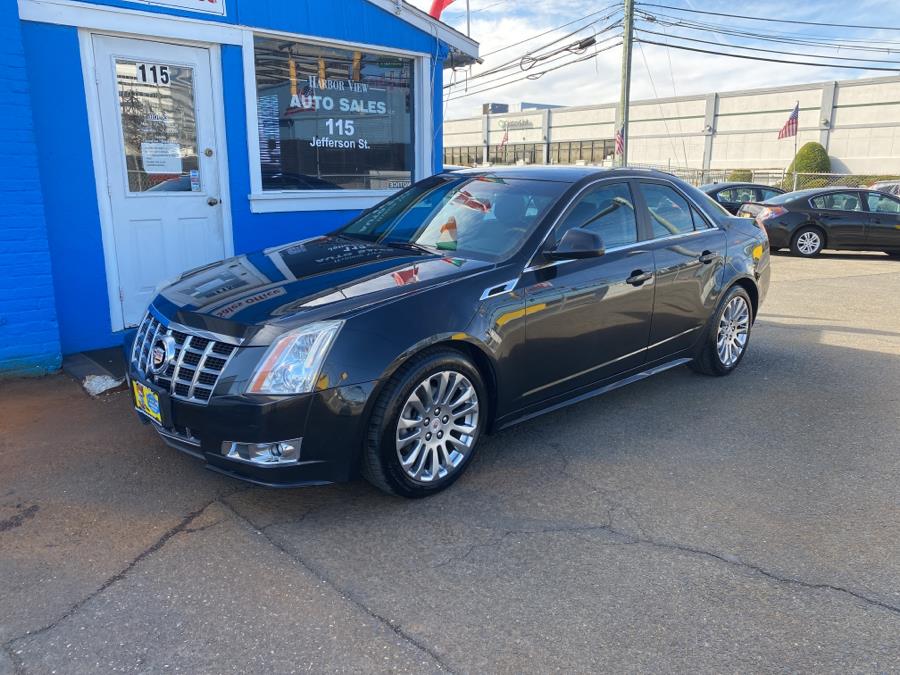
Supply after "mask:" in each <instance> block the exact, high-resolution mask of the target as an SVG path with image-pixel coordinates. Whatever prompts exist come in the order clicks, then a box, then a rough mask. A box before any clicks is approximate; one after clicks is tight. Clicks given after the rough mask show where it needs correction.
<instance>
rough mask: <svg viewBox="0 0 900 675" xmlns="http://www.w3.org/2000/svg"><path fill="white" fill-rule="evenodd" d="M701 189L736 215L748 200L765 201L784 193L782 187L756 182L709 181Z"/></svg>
mask: <svg viewBox="0 0 900 675" xmlns="http://www.w3.org/2000/svg"><path fill="white" fill-rule="evenodd" d="M700 189H701V190H703V192H705V193H706V194H708V195H709V196H710V197H712V198H713V199H714V200H716V201H717V202H718V203H719V204H721V205H722V206H723V207H724V208H725V210H726V211H728V212H729V213H733V214H735V215H737V212H738V210H739V209H740V208H741V206H743V205H744V204H746V203H747V202H764V201H766V200H767V199H771V198H772V197H776V196H778V195H780V194H784V190H782V189H781V188H776V187H772V186H771V185H757V184H756V183H709V184H708V185H701V186H700Z"/></svg>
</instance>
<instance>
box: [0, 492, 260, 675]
mask: <svg viewBox="0 0 900 675" xmlns="http://www.w3.org/2000/svg"><path fill="white" fill-rule="evenodd" d="M249 489H251V488H247V487H241V488H238V489H236V490H233V491H231V492H228V493H225V494H221V495H218V496H216V497H215V498H213V499H211V500H209V501H208V502H206V503H205V504H204V505H203V506H201V507H199V508H198V509H195V510H194V511H191V512H190V513H188V514H187V515H186V516H184V517H183V518H182V519H181V521H179V522H178V524H176V525H175V526H173V527H171V528H169V529H168V530H166V531H165V532H163V534H162V535H161V536H160V537H159V538H158V539H157V540H156V541H155V542H154V543H153V544H151V545H150V546H149V547H147V548H145V549H144V550H143V551H141V552H140V553H139V554H138V555H137V556H135V557H134V558H132V559H131V560H130V561H129V562H128V564H127V565H125V567H123V568H122V569H121V570H119V571H118V572H117V573H116V574H114V575H113V576H111V577H109V578H108V579H107V580H106V581H104V582H103V583H102V584H100V586H99V587H98V588H96V589H95V590H93V591H91V592H90V593H88V594H87V595H86V596H85V597H83V598H82V599H81V600H79V601H77V602H75V603H74V604H72V605H71V606H70V607H69V608H68V609H67V610H66V611H65V612H63V613H62V614H61V615H59V616H58V617H56V618H55V619H53V620H52V621H51V622H50V623H48V624H46V625H44V626H41V627H40V628H37V629H35V630H28V631H25V633H23V634H22V635H17V636H16V637H12V638H10V639H9V640H7V641H6V642H4V643H3V645H2V649H3V651H5V652H6V653H7V654H8V655H9V657H10V659H11V660H12V662H13V668H14V669H15V672H16V673H24V672H25V665H24V663H22V660H21V659H20V658H19V653H18V652H16V650H15V649H14V645H15V643H16V642H19V641H20V640H24V639H25V638H31V637H35V636H37V635H41V634H43V633H46V632H47V631H50V630H53V629H54V628H56V627H57V626H58V625H59V624H61V623H62V622H63V621H65V620H66V619H68V618H70V617H71V616H73V615H74V614H76V613H77V612H78V611H79V610H80V609H81V608H82V607H84V605H86V604H87V603H88V602H90V601H91V600H93V599H94V598H96V597H97V596H99V595H100V594H102V593H103V592H104V591H106V590H107V589H108V588H110V587H111V586H113V585H114V584H116V583H118V582H119V581H121V580H122V579H124V578H125V577H126V576H127V575H128V573H129V572H131V570H133V569H134V568H135V567H136V566H137V565H138V564H139V563H140V562H141V561H142V560H144V559H146V558H147V557H149V556H151V555H153V554H154V553H156V552H157V551H159V550H160V549H161V548H162V547H163V546H165V545H166V543H168V542H169V540H170V539H172V538H173V537H175V536H176V535H178V534H182V533H190V532H200V531H202V530H205V529H207V528H208V527H212V525H216V524H218V523H219V522H221V521H217V522H216V523H213V524H211V525H205V526H203V527H198V528H194V529H191V528H190V527H189V526H190V524H191V523H192V522H194V521H195V520H196V519H197V518H198V517H200V516H201V515H202V514H203V512H204V511H206V509H208V508H209V507H210V506H212V505H213V504H216V503H221V500H223V499H225V498H227V497H231V496H233V495H235V494H238V493H240V492H245V491H247V490H249Z"/></svg>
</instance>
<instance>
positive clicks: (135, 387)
mask: <svg viewBox="0 0 900 675" xmlns="http://www.w3.org/2000/svg"><path fill="white" fill-rule="evenodd" d="M131 388H132V391H133V392H134V407H135V408H137V409H138V412H142V413H144V414H145V415H146V416H147V417H149V418H150V419H152V420H154V421H155V422H157V423H158V424H162V409H161V408H160V405H159V394H157V393H156V392H155V391H153V390H152V389H151V388H150V387H147V386H146V385H143V384H141V383H140V382H134V381H132V383H131Z"/></svg>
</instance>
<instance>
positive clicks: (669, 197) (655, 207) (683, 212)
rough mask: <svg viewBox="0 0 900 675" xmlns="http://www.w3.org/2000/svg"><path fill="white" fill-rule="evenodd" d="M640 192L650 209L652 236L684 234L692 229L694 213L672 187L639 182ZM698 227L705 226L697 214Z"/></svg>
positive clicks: (656, 237)
mask: <svg viewBox="0 0 900 675" xmlns="http://www.w3.org/2000/svg"><path fill="white" fill-rule="evenodd" d="M641 192H642V193H643V195H644V201H645V202H647V209H648V210H649V211H650V222H651V225H653V237H654V238H655V239H658V238H660V237H670V236H672V235H673V234H685V233H687V232H693V231H694V218H695V216H694V214H693V213H692V211H693V209H691V207H690V205H689V204H688V202H687V200H686V199H685V198H684V197H682V196H681V195H680V194H679V193H678V192H676V191H675V190H674V189H673V188H670V187H668V186H667V185H658V184H656V183H641ZM696 217H697V219H698V221H699V222H698V225H699V224H702V227H701V228H699V229H704V228H705V227H706V225H705V223H703V220H702V219H701V218H700V216H699V215H697V216H696Z"/></svg>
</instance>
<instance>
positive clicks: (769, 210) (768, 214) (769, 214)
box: [756, 206, 787, 222]
mask: <svg viewBox="0 0 900 675" xmlns="http://www.w3.org/2000/svg"><path fill="white" fill-rule="evenodd" d="M785 213H787V209H786V208H784V207H783V206H766V207H764V208H763V210H762V211H760V212H759V214H758V215H757V216H756V219H757V220H758V221H759V222H762V221H764V220H768V219H769V218H777V217H778V216H780V215H783V214H785Z"/></svg>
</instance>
